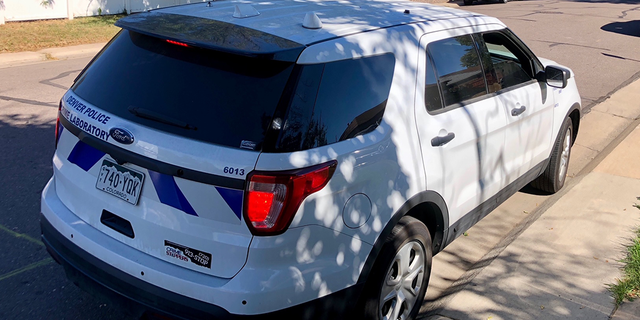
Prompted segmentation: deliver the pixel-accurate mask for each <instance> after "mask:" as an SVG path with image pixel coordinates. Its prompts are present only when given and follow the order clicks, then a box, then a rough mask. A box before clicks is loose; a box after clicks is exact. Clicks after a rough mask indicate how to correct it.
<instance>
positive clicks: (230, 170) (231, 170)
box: [223, 167, 244, 176]
mask: <svg viewBox="0 0 640 320" xmlns="http://www.w3.org/2000/svg"><path fill="white" fill-rule="evenodd" d="M223 171H224V173H228V174H237V175H239V176H244V169H238V168H234V167H224V170H223Z"/></svg>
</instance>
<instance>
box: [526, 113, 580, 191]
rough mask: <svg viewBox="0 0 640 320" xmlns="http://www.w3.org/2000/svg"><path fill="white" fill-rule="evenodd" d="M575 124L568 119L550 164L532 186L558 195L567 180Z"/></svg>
mask: <svg viewBox="0 0 640 320" xmlns="http://www.w3.org/2000/svg"><path fill="white" fill-rule="evenodd" d="M572 140H573V123H572V122H571V119H570V118H566V119H565V120H564V123H563V124H562V128H561V129H560V133H559V134H558V138H557V139H556V143H555V144H554V146H553V151H551V157H549V164H548V165H547V168H546V169H545V170H544V172H543V173H542V175H540V176H539V177H538V178H536V179H535V180H533V181H532V182H531V186H532V187H534V188H536V189H538V190H541V191H544V192H548V193H556V192H558V191H559V190H560V189H562V187H563V186H564V182H565V180H567V172H568V168H569V159H570V156H571V146H572V145H573V141H572Z"/></svg>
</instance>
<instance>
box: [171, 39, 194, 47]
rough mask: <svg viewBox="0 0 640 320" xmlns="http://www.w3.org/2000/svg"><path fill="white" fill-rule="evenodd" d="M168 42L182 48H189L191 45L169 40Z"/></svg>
mask: <svg viewBox="0 0 640 320" xmlns="http://www.w3.org/2000/svg"><path fill="white" fill-rule="evenodd" d="M167 42H169V43H171V44H175V45H178V46H182V47H188V46H189V45H188V44H186V43H182V42H178V41H173V40H169V39H167Z"/></svg>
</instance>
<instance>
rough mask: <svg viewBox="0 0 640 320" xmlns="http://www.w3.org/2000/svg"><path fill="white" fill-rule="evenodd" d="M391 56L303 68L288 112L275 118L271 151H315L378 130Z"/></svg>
mask: <svg viewBox="0 0 640 320" xmlns="http://www.w3.org/2000/svg"><path fill="white" fill-rule="evenodd" d="M394 66H395V58H394V56H393V54H390V53H389V54H384V55H379V56H373V57H365V58H359V59H352V60H342V61H336V62H330V63H326V64H315V65H304V66H300V70H299V76H298V78H297V81H296V85H295V88H294V89H293V92H292V95H291V99H290V101H289V103H288V108H287V110H286V112H283V113H280V114H278V115H276V116H275V117H274V120H273V123H272V126H271V129H272V130H273V132H272V134H273V135H275V136H277V138H276V140H277V141H276V142H275V145H274V149H273V150H265V151H275V152H289V151H298V150H306V149H310V148H315V147H319V146H323V145H327V144H331V143H335V142H338V141H342V140H346V139H350V138H353V137H355V136H357V135H361V134H365V133H367V132H370V131H372V130H374V129H375V128H376V127H377V126H378V125H379V124H380V121H381V119H382V116H383V114H384V109H385V107H386V102H387V99H388V97H389V91H390V89H391V80H392V77H393V70H394Z"/></svg>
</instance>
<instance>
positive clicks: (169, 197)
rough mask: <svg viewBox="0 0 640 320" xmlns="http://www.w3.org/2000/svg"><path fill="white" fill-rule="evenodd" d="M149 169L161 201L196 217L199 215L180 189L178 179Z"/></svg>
mask: <svg viewBox="0 0 640 320" xmlns="http://www.w3.org/2000/svg"><path fill="white" fill-rule="evenodd" d="M148 171H149V177H150V178H151V181H152V182H153V186H154V187H155V188H156V192H157V193H158V199H160V202H162V203H164V204H166V205H168V206H171V207H174V208H176V209H178V210H181V211H184V212H185V213H187V214H190V215H193V216H196V217H197V216H198V214H197V213H196V211H195V210H193V207H191V204H190V203H189V201H188V200H187V198H185V197H184V194H182V191H180V188H179V187H178V185H177V184H176V180H175V179H174V178H173V176H170V175H167V174H163V173H160V172H155V171H152V170H148Z"/></svg>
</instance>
